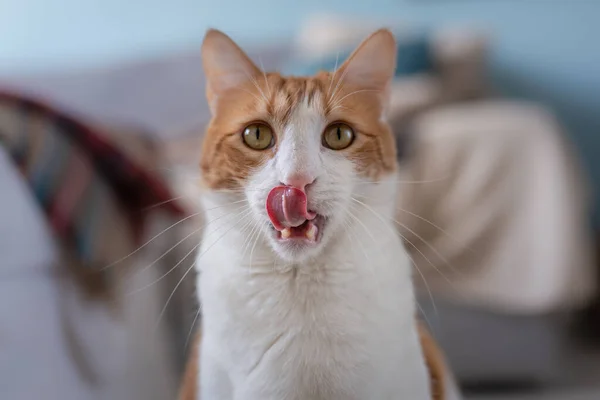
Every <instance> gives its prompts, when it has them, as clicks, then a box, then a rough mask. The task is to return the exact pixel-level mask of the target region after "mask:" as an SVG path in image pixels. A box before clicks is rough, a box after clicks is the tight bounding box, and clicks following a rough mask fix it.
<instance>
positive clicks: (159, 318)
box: [155, 220, 242, 331]
mask: <svg viewBox="0 0 600 400" xmlns="http://www.w3.org/2000/svg"><path fill="white" fill-rule="evenodd" d="M240 221H242V220H240ZM240 221H238V222H236V223H235V224H234V225H233V226H231V228H229V229H228V230H227V231H225V233H223V234H222V235H221V236H219V237H218V238H217V240H215V241H214V242H213V243H211V244H210V246H208V247H207V248H206V249H205V250H204V251H203V252H202V253H200V254H199V255H198V256H197V257H196V261H194V263H193V264H192V265H191V266H190V267H189V268H188V269H187V271H185V273H184V274H183V276H182V277H181V279H179V282H177V285H175V288H174V289H173V291H172V292H171V294H170V295H169V297H168V298H167V301H166V303H165V305H164V307H163V308H162V310H161V312H160V314H159V315H158V321H157V322H156V326H155V331H156V329H157V328H158V326H159V325H160V321H161V320H162V317H163V315H164V314H165V311H166V310H167V307H168V306H169V303H170V302H171V299H172V298H173V296H174V295H175V292H176V291H177V289H178V288H179V286H181V283H182V282H183V281H184V280H185V278H186V276H187V275H188V274H189V273H190V271H191V270H192V269H194V267H195V266H196V264H197V263H198V260H199V259H200V258H201V257H202V256H203V255H205V254H206V253H207V252H208V251H209V250H210V249H211V248H212V247H213V246H214V245H215V244H217V242H219V240H221V239H222V238H223V237H225V235H227V234H228V233H229V232H230V231H231V230H233V229H234V228H236V227H237V225H238V224H239V223H240Z"/></svg>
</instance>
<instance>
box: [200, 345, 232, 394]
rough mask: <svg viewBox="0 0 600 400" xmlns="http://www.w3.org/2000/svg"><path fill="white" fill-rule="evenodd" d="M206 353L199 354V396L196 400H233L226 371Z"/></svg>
mask: <svg viewBox="0 0 600 400" xmlns="http://www.w3.org/2000/svg"><path fill="white" fill-rule="evenodd" d="M207 353H208V352H203V353H201V355H200V390H199V393H200V398H199V399H197V400H200V399H202V400H233V388H232V386H231V380H230V379H229V376H228V374H227V372H226V371H225V370H224V369H223V368H222V367H221V365H220V364H219V363H218V362H217V361H216V360H215V359H214V358H213V357H211V356H210V355H209V354H207Z"/></svg>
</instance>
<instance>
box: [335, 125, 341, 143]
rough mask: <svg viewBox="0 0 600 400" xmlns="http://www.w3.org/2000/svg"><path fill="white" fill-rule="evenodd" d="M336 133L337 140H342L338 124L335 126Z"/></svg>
mask: <svg viewBox="0 0 600 400" xmlns="http://www.w3.org/2000/svg"><path fill="white" fill-rule="evenodd" d="M336 133H337V137H338V140H342V130H341V129H340V126H339V125H338V127H337V132H336Z"/></svg>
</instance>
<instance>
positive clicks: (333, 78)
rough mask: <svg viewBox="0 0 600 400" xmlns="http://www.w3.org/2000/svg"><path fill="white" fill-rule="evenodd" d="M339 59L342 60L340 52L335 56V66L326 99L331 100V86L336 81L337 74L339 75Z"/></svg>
mask: <svg viewBox="0 0 600 400" xmlns="http://www.w3.org/2000/svg"><path fill="white" fill-rule="evenodd" d="M339 59H340V52H339V51H338V52H337V53H336V55H335V66H334V67H333V74H331V77H330V79H329V87H328V88H327V94H326V98H329V92H330V91H331V85H332V84H333V81H334V80H335V74H337V66H338V61H339Z"/></svg>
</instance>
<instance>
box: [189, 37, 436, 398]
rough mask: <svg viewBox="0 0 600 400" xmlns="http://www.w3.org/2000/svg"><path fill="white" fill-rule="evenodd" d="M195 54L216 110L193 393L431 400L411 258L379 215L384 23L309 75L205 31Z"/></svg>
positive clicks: (387, 132) (387, 152) (389, 65)
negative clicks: (273, 66) (263, 62)
mask: <svg viewBox="0 0 600 400" xmlns="http://www.w3.org/2000/svg"><path fill="white" fill-rule="evenodd" d="M202 57H203V64H204V70H205V73H206V77H207V96H208V100H209V105H210V108H211V112H212V120H211V122H210V124H209V126H208V128H207V132H206V137H205V140H204V145H203V150H202V161H201V172H202V191H203V194H202V203H203V207H204V209H205V211H206V220H207V225H206V227H205V231H204V235H203V239H202V244H201V247H200V250H199V253H198V256H197V260H196V268H197V270H198V272H199V274H198V291H199V299H200V303H201V304H202V335H201V341H200V345H199V347H198V348H197V349H196V350H194V351H195V352H199V356H198V357H197V358H192V359H193V360H194V361H193V363H195V365H194V366H193V367H192V369H191V370H192V371H193V372H192V374H193V375H194V374H196V375H195V376H194V377H193V378H192V379H195V380H196V382H195V387H197V388H198V390H196V391H195V392H194V394H193V395H191V396H190V395H189V394H188V395H187V396H188V398H194V399H202V400H229V399H232V400H233V399H235V400H318V399H323V400H352V399H355V400H367V399H368V400H375V399H377V400H384V399H403V400H430V399H432V398H433V397H432V396H433V395H434V394H432V389H431V388H432V382H431V379H430V371H429V370H428V365H427V364H426V360H425V355H424V350H423V349H424V348H423V346H422V344H421V337H420V333H419V329H418V325H417V321H416V319H415V314H416V313H415V296H414V292H413V286H412V282H411V263H410V260H409V258H408V256H407V253H406V252H405V250H404V247H403V244H402V241H401V240H400V238H399V236H398V234H397V233H396V230H395V229H394V227H393V226H392V224H391V223H390V222H391V221H393V218H394V211H395V204H396V197H397V193H398V179H399V178H398V165H397V162H396V150H395V149H396V147H395V143H394V137H393V135H392V132H391V129H390V126H389V125H388V123H387V120H386V109H387V107H388V101H389V88H390V84H391V81H392V77H393V75H394V69H395V61H396V45H395V40H394V37H393V36H392V34H391V33H390V32H389V31H387V30H380V31H378V32H375V33H374V34H373V35H371V36H370V37H369V38H368V39H366V40H365V41H364V42H363V43H362V44H361V45H360V46H359V47H358V48H357V49H356V50H355V51H354V53H353V54H352V55H351V56H350V57H349V58H348V60H346V62H345V63H344V64H342V65H341V66H340V67H339V68H338V69H337V70H336V71H335V72H332V73H328V72H321V73H319V74H318V75H316V76H314V77H308V78H305V77H283V76H281V75H279V74H277V73H268V74H266V73H263V72H262V71H261V70H259V69H258V68H257V67H256V66H255V65H254V64H253V63H252V62H251V60H250V59H249V58H248V57H247V56H246V55H245V54H244V52H243V51H242V50H241V49H240V48H239V47H238V46H237V45H236V44H235V43H234V42H233V41H232V40H231V39H230V38H229V37H227V36H226V35H224V34H223V33H221V32H218V31H215V30H211V31H209V32H208V33H207V36H206V38H205V41H204V44H203V48H202ZM188 379H189V375H188ZM440 379H446V378H440ZM188 385H189V382H188ZM184 391H186V393H190V391H189V389H184ZM439 395H440V394H436V395H435V396H439ZM184 397H185V396H184ZM435 398H443V397H435Z"/></svg>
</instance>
